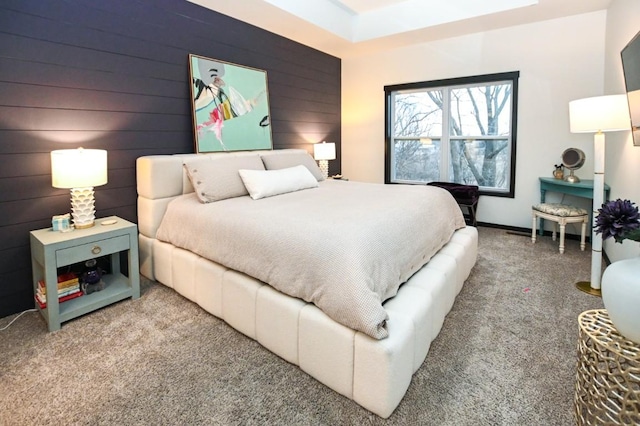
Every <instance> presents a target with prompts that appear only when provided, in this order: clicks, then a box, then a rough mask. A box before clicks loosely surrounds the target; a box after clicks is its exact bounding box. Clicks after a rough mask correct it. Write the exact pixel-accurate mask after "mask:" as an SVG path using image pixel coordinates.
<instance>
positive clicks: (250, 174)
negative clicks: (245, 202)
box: [238, 165, 318, 200]
mask: <svg viewBox="0 0 640 426" xmlns="http://www.w3.org/2000/svg"><path fill="white" fill-rule="evenodd" d="M238 173H240V178H241V179H242V182H243V183H244V186H245V187H246V188H247V191H249V195H250V196H251V198H253V199H254V200H259V199H260V198H265V197H271V196H274V195H279V194H285V193H287V192H294V191H300V190H302V189H307V188H316V187H317V186H318V180H317V179H316V178H315V177H314V176H313V175H312V174H311V172H310V171H309V169H307V168H306V167H305V166H303V165H298V166H295V167H289V168H286V169H279V170H249V169H240V170H238Z"/></svg>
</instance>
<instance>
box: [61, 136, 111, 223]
mask: <svg viewBox="0 0 640 426" xmlns="http://www.w3.org/2000/svg"><path fill="white" fill-rule="evenodd" d="M106 183H107V151H105V150H103V149H84V148H78V149H60V150H56V151H52V152H51V185H52V186H53V187H54V188H65V189H70V190H71V215H72V216H73V224H74V227H75V228H76V229H82V228H90V227H92V226H93V224H94V219H95V212H96V209H95V198H94V196H93V187H95V186H99V185H104V184H106Z"/></svg>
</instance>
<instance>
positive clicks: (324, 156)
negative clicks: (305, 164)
mask: <svg viewBox="0 0 640 426" xmlns="http://www.w3.org/2000/svg"><path fill="white" fill-rule="evenodd" d="M313 158H315V159H316V160H335V159H336V144H335V143H333V142H329V143H327V142H322V143H317V144H315V145H314V146H313Z"/></svg>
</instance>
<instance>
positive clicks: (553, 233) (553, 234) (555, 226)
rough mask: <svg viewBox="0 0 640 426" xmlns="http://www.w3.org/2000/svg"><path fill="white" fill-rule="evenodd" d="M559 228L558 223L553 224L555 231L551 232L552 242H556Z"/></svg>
mask: <svg viewBox="0 0 640 426" xmlns="http://www.w3.org/2000/svg"><path fill="white" fill-rule="evenodd" d="M557 228H558V225H556V222H553V231H551V240H553V241H555V240H556V229H557Z"/></svg>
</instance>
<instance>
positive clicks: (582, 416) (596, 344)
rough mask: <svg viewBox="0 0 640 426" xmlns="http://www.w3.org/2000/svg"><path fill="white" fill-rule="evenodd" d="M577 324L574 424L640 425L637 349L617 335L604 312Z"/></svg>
mask: <svg viewBox="0 0 640 426" xmlns="http://www.w3.org/2000/svg"><path fill="white" fill-rule="evenodd" d="M578 324H579V326H580V329H579V338H578V362H577V373H576V393H575V398H574V408H575V415H576V424H578V425H605V424H606V425H638V424H640V345H639V344H637V343H634V342H632V341H630V340H627V339H625V338H624V337H623V336H621V335H620V334H619V333H618V331H617V330H616V329H615V327H614V326H613V323H612V322H611V320H610V319H609V314H608V313H607V310H606V309H594V310H590V311H585V312H583V313H581V314H580V316H579V317H578Z"/></svg>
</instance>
